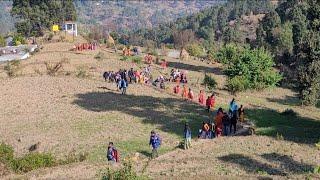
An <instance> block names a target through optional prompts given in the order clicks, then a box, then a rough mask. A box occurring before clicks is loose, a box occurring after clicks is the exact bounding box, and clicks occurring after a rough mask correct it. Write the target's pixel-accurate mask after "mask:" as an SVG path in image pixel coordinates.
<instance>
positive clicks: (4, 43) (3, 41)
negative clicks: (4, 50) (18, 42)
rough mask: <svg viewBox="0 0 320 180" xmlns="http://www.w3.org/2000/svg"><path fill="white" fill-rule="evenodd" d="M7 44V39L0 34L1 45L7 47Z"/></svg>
mask: <svg viewBox="0 0 320 180" xmlns="http://www.w3.org/2000/svg"><path fill="white" fill-rule="evenodd" d="M5 46H6V40H5V39H4V37H3V36H1V35H0V47H5Z"/></svg>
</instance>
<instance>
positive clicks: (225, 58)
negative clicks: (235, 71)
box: [215, 44, 239, 64]
mask: <svg viewBox="0 0 320 180" xmlns="http://www.w3.org/2000/svg"><path fill="white" fill-rule="evenodd" d="M238 53H239V48H238V47H237V46H236V45H233V44H227V45H226V46H225V47H224V48H221V49H220V50H219V51H218V52H217V53H216V55H215V58H216V59H217V60H218V62H219V63H223V64H228V63H229V62H230V61H232V60H234V59H236V58H237V57H238V55H239V54H238Z"/></svg>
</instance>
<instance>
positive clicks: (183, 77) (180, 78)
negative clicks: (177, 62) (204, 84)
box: [170, 69, 188, 83]
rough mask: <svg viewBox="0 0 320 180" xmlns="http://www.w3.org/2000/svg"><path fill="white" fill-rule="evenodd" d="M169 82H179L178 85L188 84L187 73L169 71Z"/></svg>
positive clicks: (176, 70) (177, 70) (175, 70)
mask: <svg viewBox="0 0 320 180" xmlns="http://www.w3.org/2000/svg"><path fill="white" fill-rule="evenodd" d="M170 81H172V82H180V83H188V80H187V72H186V71H182V72H181V71H180V70H179V69H171V72H170Z"/></svg>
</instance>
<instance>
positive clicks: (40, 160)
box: [0, 143, 88, 173]
mask: <svg viewBox="0 0 320 180" xmlns="http://www.w3.org/2000/svg"><path fill="white" fill-rule="evenodd" d="M87 157H88V153H80V154H78V155H77V154H75V152H71V153H70V154H68V155H67V156H66V157H65V159H64V160H59V161H57V160H56V158H55V157H54V156H53V155H52V154H50V153H30V154H27V155H25V156H22V157H19V158H15V157H14V151H13V148H12V147H11V146H8V145H6V144H4V143H1V144H0V163H2V164H4V165H5V166H6V168H10V169H11V170H13V171H14V172H17V173H26V172H29V171H32V170H35V169H38V168H43V167H52V166H55V165H59V164H70V163H74V162H82V161H85V160H86V159H87Z"/></svg>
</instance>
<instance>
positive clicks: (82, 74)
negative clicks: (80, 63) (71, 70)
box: [76, 67, 89, 78]
mask: <svg viewBox="0 0 320 180" xmlns="http://www.w3.org/2000/svg"><path fill="white" fill-rule="evenodd" d="M76 76H77V77H78V78H86V77H89V74H88V72H87V71H86V69H85V68H84V67H78V68H77V74H76Z"/></svg>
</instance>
